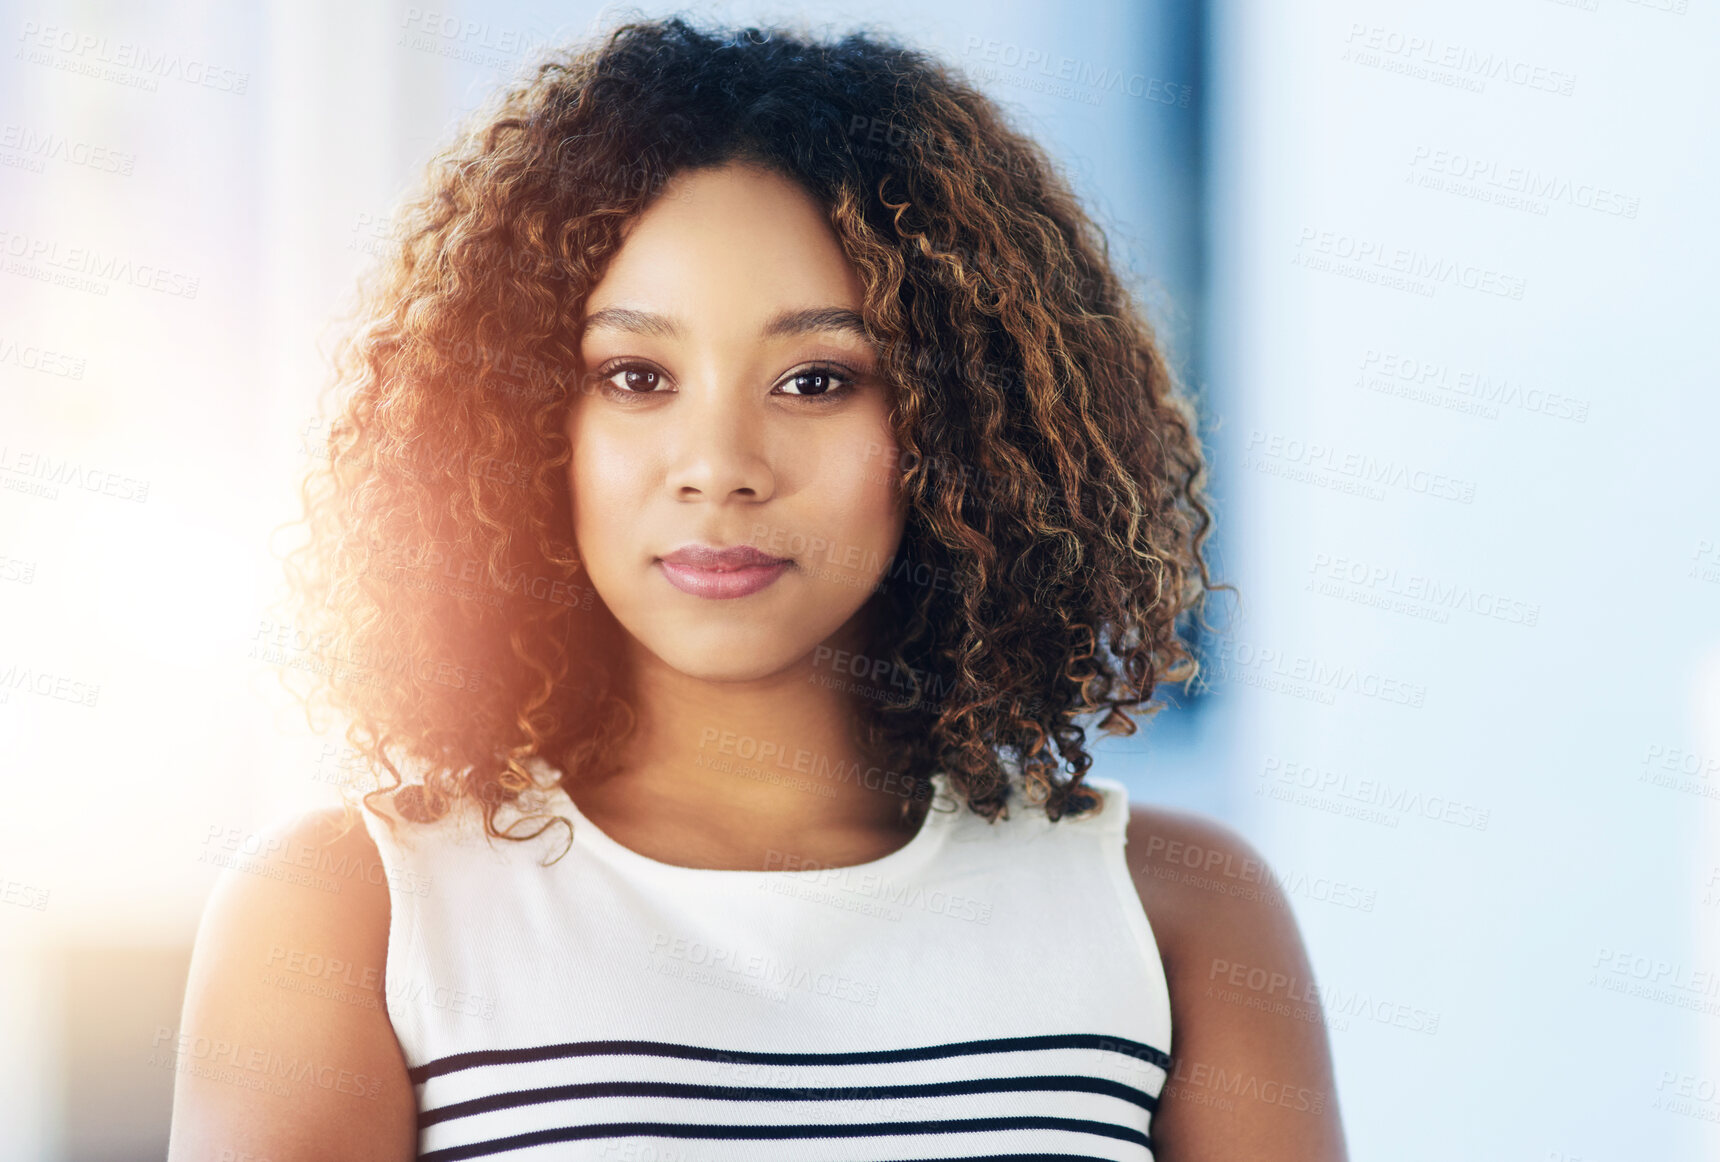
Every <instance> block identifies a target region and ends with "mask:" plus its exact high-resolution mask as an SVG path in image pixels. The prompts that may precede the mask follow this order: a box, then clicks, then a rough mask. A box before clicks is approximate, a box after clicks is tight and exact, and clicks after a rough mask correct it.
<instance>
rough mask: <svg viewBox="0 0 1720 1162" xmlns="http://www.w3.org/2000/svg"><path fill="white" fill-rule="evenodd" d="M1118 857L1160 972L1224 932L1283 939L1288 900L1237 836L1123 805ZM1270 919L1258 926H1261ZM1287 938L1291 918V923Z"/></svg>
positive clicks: (1209, 822)
mask: <svg viewBox="0 0 1720 1162" xmlns="http://www.w3.org/2000/svg"><path fill="white" fill-rule="evenodd" d="M1126 819H1127V822H1126V825H1125V827H1124V831H1123V836H1124V840H1123V842H1124V854H1125V856H1126V858H1127V860H1128V864H1129V875H1130V877H1131V879H1132V880H1133V881H1134V885H1135V890H1136V892H1137V893H1138V894H1139V896H1140V899H1141V906H1142V907H1143V908H1145V909H1146V911H1147V915H1148V916H1149V917H1150V918H1151V919H1152V922H1153V931H1154V933H1155V934H1156V935H1157V936H1158V938H1159V943H1160V953H1161V955H1162V956H1163V957H1164V958H1165V960H1166V968H1167V971H1168V970H1169V969H1170V968H1171V962H1172V961H1173V960H1175V961H1177V962H1186V961H1188V960H1189V959H1190V958H1191V957H1198V956H1199V955H1200V951H1201V949H1202V948H1206V947H1212V946H1216V945H1218V944H1222V943H1224V941H1225V939H1226V933H1230V934H1231V935H1234V934H1235V933H1238V932H1250V933H1254V934H1255V935H1257V936H1258V937H1260V938H1262V939H1264V938H1267V937H1268V936H1275V937H1276V938H1277V939H1278V940H1280V941H1281V940H1282V938H1283V937H1284V936H1285V935H1286V934H1287V933H1286V931H1285V929H1284V925H1283V923H1282V921H1285V920H1290V909H1289V903H1288V900H1287V899H1286V898H1285V896H1284V892H1283V888H1282V887H1281V886H1280V884H1279V882H1278V878H1277V876H1276V875H1275V874H1274V873H1273V871H1272V868H1271V865H1270V864H1269V863H1268V862H1267V860H1266V857H1265V856H1263V855H1261V854H1260V852H1259V851H1258V850H1257V849H1256V848H1255V847H1254V845H1253V844H1251V843H1250V842H1249V841H1248V840H1247V839H1245V838H1244V837H1243V836H1242V835H1241V834H1240V833H1239V832H1237V831H1236V830H1235V829H1234V828H1232V827H1230V826H1228V825H1227V824H1224V823H1221V822H1219V821H1218V820H1216V819H1212V818H1210V817H1208V816H1205V815H1201V814H1198V813H1196V812H1192V811H1177V810H1172V809H1170V808H1166V807H1158V806H1149V805H1145V804H1129V806H1128V809H1127V813H1126ZM1268 920H1270V921H1273V922H1272V923H1263V921H1268ZM1290 925H1291V931H1290V932H1289V934H1291V935H1293V934H1294V932H1293V929H1294V921H1293V920H1290Z"/></svg>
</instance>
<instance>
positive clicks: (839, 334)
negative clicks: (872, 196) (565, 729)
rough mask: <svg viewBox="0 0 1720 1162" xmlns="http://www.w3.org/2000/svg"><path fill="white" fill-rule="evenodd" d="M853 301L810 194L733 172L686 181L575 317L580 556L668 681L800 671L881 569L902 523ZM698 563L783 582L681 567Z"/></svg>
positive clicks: (746, 170)
mask: <svg viewBox="0 0 1720 1162" xmlns="http://www.w3.org/2000/svg"><path fill="white" fill-rule="evenodd" d="M862 290H863V287H862V284H861V282H860V279H859V276H858V275H857V274H856V273H855V271H854V270H853V268H852V267H851V266H850V264H849V262H848V260H847V257H846V256H845V255H844V254H843V252H842V248H841V246H840V245H839V244H838V242H837V238H836V235H835V233H834V232H833V231H832V230H831V228H830V226H829V223H828V222H827V220H826V218H825V215H824V212H823V210H822V208H821V207H820V206H819V204H818V203H817V202H816V201H815V200H814V199H813V198H812V197H811V196H810V195H809V194H807V193H806V192H805V191H804V190H802V189H801V188H800V187H799V186H798V185H796V184H795V183H793V182H791V181H789V180H788V179H786V178H783V177H780V176H778V175H776V174H773V173H770V172H768V171H765V170H762V169H759V168H756V167H752V166H746V165H741V164H734V165H728V166H724V167H721V168H716V169H704V170H693V171H683V172H681V173H680V174H678V175H677V176H676V177H675V178H674V179H673V180H672V181H671V183H670V185H669V186H668V188H667V189H665V191H664V195H663V196H662V197H660V198H659V199H658V200H657V201H656V202H655V203H653V204H652V206H651V207H650V208H649V209H648V210H646V211H645V212H644V213H643V214H641V215H640V216H639V217H638V218H637V219H635V220H634V221H633V222H632V223H631V225H630V228H629V232H628V233H627V235H626V237H625V240H624V242H623V244H622V247H621V249H620V251H619V252H618V253H617V254H616V255H615V257H614V259H613V260H612V261H611V263H610V265H609V267H608V269H607V270H606V271H605V273H604V276H603V279H602V281H601V282H599V283H598V284H597V286H596V287H595V288H593V290H592V292H591V294H590V296H589V297H588V299H587V302H586V305H585V320H584V322H585V325H586V329H585V331H584V333H583V335H582V337H581V340H580V358H581V363H582V364H583V366H582V369H581V370H582V372H583V376H582V380H583V382H582V384H581V386H580V390H579V392H578V393H576V395H575V396H574V400H573V403H572V405H571V407H570V409H569V412H568V435H569V437H570V438H571V440H572V443H573V460H572V463H571V464H570V465H569V467H568V487H569V489H570V491H571V495H572V500H573V521H574V537H575V542H576V544H577V545H578V549H579V556H580V558H581V560H582V562H583V564H584V567H585V569H586V571H587V573H588V575H589V576H590V579H591V584H592V585H593V586H594V587H595V588H596V589H597V592H598V594H599V596H601V597H602V598H603V601H604V603H605V604H606V605H607V606H608V607H609V610H610V612H611V613H613V614H614V616H615V619H616V620H617V621H618V622H619V623H620V624H621V626H622V627H623V628H624V629H625V630H626V631H627V632H628V633H629V634H630V635H631V636H632V637H633V639H635V641H637V642H638V643H639V644H640V645H642V646H643V647H644V648H645V649H646V650H648V651H649V652H650V653H651V654H654V655H655V656H656V657H657V658H658V659H660V660H661V661H662V662H664V663H665V664H667V665H668V666H670V667H672V668H673V669H675V670H678V671H681V672H682V673H685V674H688V675H691V676H695V677H699V678H704V679H709V680H717V681H722V680H729V681H734V680H746V679H752V678H762V677H766V676H769V675H772V674H776V673H778V672H780V671H782V670H784V669H786V668H787V667H790V666H793V665H794V664H796V663H798V662H800V661H802V660H803V659H805V658H806V657H807V655H809V654H811V653H812V652H813V651H814V650H815V649H816V648H817V647H818V646H819V645H820V644H822V643H824V642H825V641H826V640H827V639H830V638H831V637H832V636H833V635H836V634H837V632H838V631H839V630H842V629H843V628H844V627H845V626H847V625H848V624H849V622H850V619H851V618H853V617H854V615H855V614H856V612H857V611H859V610H860V608H861V607H862V606H863V605H865V603H866V600H867V598H868V597H870V596H871V594H872V592H873V590H874V587H875V585H876V584H877V582H878V581H879V579H880V578H881V577H882V576H883V575H884V573H885V572H886V570H887V569H888V567H889V564H890V559H891V557H892V555H893V554H894V553H895V551H896V548H897V544H898V542H899V541H900V539H901V535H902V528H903V521H904V512H903V510H902V508H901V507H900V503H899V499H898V498H899V493H898V490H897V488H896V476H895V473H894V471H893V468H894V465H895V464H896V442H895V439H894V436H893V434H892V433H891V431H890V425H889V422H888V417H889V412H890V404H891V401H890V397H889V388H888V385H887V384H885V383H882V382H880V381H879V380H878V379H877V378H876V367H877V355H876V352H875V349H874V347H873V345H872V344H871V343H870V342H869V341H868V339H867V338H866V336H865V335H864V334H863V332H862V331H861V329H860V328H861V324H860V314H859V312H860V306H861V301H862V300H861V295H862ZM701 546H703V547H706V548H709V549H728V548H732V547H736V546H750V547H752V548H754V549H756V550H758V551H759V552H761V553H762V554H764V555H765V556H766V557H767V558H770V559H774V560H778V561H782V560H786V561H787V563H786V564H783V565H777V566H775V567H761V566H752V567H743V568H739V569H736V568H734V565H735V562H733V561H723V562H720V563H717V565H716V567H715V568H712V567H710V566H711V563H710V562H704V563H703V564H704V566H705V567H700V566H701V562H700V561H698V560H697V559H696V557H695V558H694V559H691V560H687V559H683V561H682V562H681V563H677V562H676V561H675V560H674V559H673V556H672V555H674V554H676V553H677V551H681V550H687V549H693V550H697V549H698V548H699V547H701ZM666 557H668V558H671V560H669V561H665V560H664V558H666Z"/></svg>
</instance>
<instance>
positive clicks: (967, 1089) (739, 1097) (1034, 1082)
mask: <svg viewBox="0 0 1720 1162" xmlns="http://www.w3.org/2000/svg"><path fill="white" fill-rule="evenodd" d="M1047 1091H1049V1092H1068V1091H1074V1092H1079V1093H1098V1094H1104V1095H1106V1096H1107V1097H1115V1098H1121V1099H1122V1100H1124V1101H1127V1102H1133V1103H1134V1104H1135V1105H1138V1106H1140V1107H1141V1108H1142V1109H1144V1110H1147V1111H1149V1112H1151V1111H1154V1110H1157V1109H1158V1105H1159V1102H1158V1099H1157V1098H1156V1097H1154V1096H1153V1095H1152V1094H1150V1093H1147V1092H1146V1091H1145V1090H1142V1089H1137V1088H1135V1087H1134V1086H1132V1085H1124V1084H1123V1083H1122V1082H1118V1081H1108V1080H1105V1079H1103V1078H1097V1077H1080V1076H1075V1075H1068V1074H1061V1075H1054V1076H1046V1077H997V1078H978V1079H973V1080H964V1081H942V1082H929V1083H924V1084H916V1085H909V1084H902V1085H856V1086H820V1087H795V1088H792V1089H789V1088H773V1087H771V1086H767V1085H695V1084H691V1083H687V1082H670V1081H601V1082H584V1083H580V1084H577V1085H553V1086H545V1087H543V1088H541V1089H522V1090H518V1091H516V1092H513V1093H498V1094H491V1095H490V1096H488V1097H479V1098H473V1099H471V1100H470V1101H461V1102H454V1103H452V1104H450V1105H445V1106H440V1107H438V1108H436V1109H433V1110H426V1111H424V1112H423V1113H421V1114H419V1115H418V1125H419V1126H420V1127H423V1126H433V1125H436V1124H437V1123H438V1122H446V1121H450V1120H452V1119H454V1118H464V1117H470V1116H472V1115H474V1114H487V1113H493V1112H494V1111H496V1110H505V1109H513V1108H516V1107H518V1106H529V1105H542V1104H544V1103H546V1102H552V1101H566V1100H568V1099H571V1098H594V1097H676V1098H685V1099H689V1100H700V1099H714V1100H717V1101H884V1100H887V1099H891V1098H916V1097H945V1096H948V1095H950V1094H962V1093H970V1094H971V1093H1036V1092H1047Z"/></svg>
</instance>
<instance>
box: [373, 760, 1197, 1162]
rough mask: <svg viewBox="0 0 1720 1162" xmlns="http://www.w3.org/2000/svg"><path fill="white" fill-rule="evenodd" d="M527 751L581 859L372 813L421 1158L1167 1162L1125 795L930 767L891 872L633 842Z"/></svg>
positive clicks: (891, 859) (1161, 1079)
mask: <svg viewBox="0 0 1720 1162" xmlns="http://www.w3.org/2000/svg"><path fill="white" fill-rule="evenodd" d="M528 765H532V766H534V767H535V769H534V774H535V775H536V776H537V777H538V786H539V790H538V791H528V792H527V793H526V794H525V795H524V796H522V800H521V807H523V809H524V813H536V812H539V811H549V812H551V813H553V814H557V815H561V816H563V817H565V818H567V819H568V820H569V821H570V822H571V823H572V824H573V836H572V846H571V848H568V834H567V829H566V828H564V827H562V826H561V825H559V824H556V825H554V826H552V827H550V828H549V829H548V830H547V831H545V832H544V834H543V835H542V836H539V837H538V838H536V839H533V840H531V841H529V842H523V843H519V842H512V841H508V840H494V841H489V840H486V838H485V836H484V834H483V826H482V822H481V819H480V818H479V817H478V815H477V813H476V809H475V808H466V809H463V810H456V811H455V812H453V813H451V814H450V815H448V816H445V817H444V818H443V819H441V820H438V821H436V822H435V823H431V824H413V823H408V822H405V821H403V820H400V819H399V816H398V815H396V816H395V818H396V820H397V821H398V826H399V828H400V830H399V832H398V833H397V834H391V833H390V832H389V830H388V829H387V827H386V826H385V825H384V824H382V823H381V822H379V821H378V820H377V819H376V818H375V817H374V816H373V815H372V814H371V813H370V812H369V811H368V810H365V811H363V812H362V814H363V815H364V820H365V826H366V827H367V829H368V830H369V832H370V834H371V836H372V838H373V839H374V840H375V842H376V844H377V849H378V852H379V854H380V856H381V858H382V860H383V864H384V868H385V870H386V871H387V873H388V877H389V882H390V884H391V885H392V888H393V890H392V891H391V893H390V898H391V909H390V921H389V933H388V954H387V965H386V985H387V1006H388V1015H389V1017H390V1019H391V1021H392V1023H393V1026H394V1032H395V1035H396V1037H397V1038H398V1040H399V1042H400V1046H401V1049H402V1051H403V1052H404V1055H405V1059H406V1064H407V1066H408V1067H409V1069H410V1071H411V1074H410V1075H411V1078H412V1081H413V1084H414V1088H415V1092H416V1097H417V1105H418V1135H419V1136H418V1151H419V1153H418V1157H419V1158H420V1159H424V1160H426V1162H453V1160H454V1159H460V1158H498V1159H502V1160H503V1162H545V1160H548V1159H555V1160H557V1162H564V1160H570V1159H578V1160H582V1162H583V1160H598V1159H602V1160H606V1162H743V1160H744V1162H812V1160H816V1162H858V1160H862V1159H864V1160H868V1162H883V1160H886V1159H891V1160H902V1159H933V1158H936V1159H980V1158H984V1159H988V1160H990V1159H1019V1158H1027V1157H1034V1158H1061V1159H1128V1160H1129V1162H1143V1160H1147V1159H1151V1158H1152V1157H1153V1152H1152V1137H1151V1132H1150V1131H1151V1123H1152V1116H1153V1111H1154V1110H1155V1109H1156V1107H1157V1105H1158V1098H1159V1094H1160V1091H1161V1090H1162V1089H1163V1087H1164V1084H1165V1081H1166V1077H1167V1069H1168V1068H1169V1065H1170V1057H1169V1052H1170V1047H1171V1010H1170V997H1169V993H1168V990H1167V988H1166V984H1165V974H1164V970H1163V967H1162V964H1161V962H1160V958H1159V953H1158V947H1157V944H1156V943H1155V941H1154V937H1153V932H1152V928H1151V926H1150V924H1149V921H1148V919H1147V916H1146V913H1145V911H1144V910H1143V909H1142V907H1141V904H1140V901H1139V898H1138V897H1137V895H1136V893H1135V889H1134V886H1133V884H1132V882H1131V879H1130V876H1129V872H1128V869H1127V866H1126V864H1125V861H1124V855H1123V827H1124V824H1125V822H1126V820H1127V815H1128V799H1127V792H1126V790H1125V788H1124V787H1123V786H1122V784H1120V783H1118V782H1115V781H1113V780H1110V779H1102V778H1095V777H1091V776H1089V777H1088V778H1087V779H1086V780H1084V783H1085V785H1086V786H1088V787H1091V788H1092V789H1094V790H1096V791H1099V792H1101V793H1102V794H1103V795H1104V798H1105V804H1104V807H1103V809H1102V810H1099V811H1098V813H1096V814H1095V813H1091V812H1090V813H1089V814H1088V815H1087V816H1086V817H1083V818H1074V817H1070V816H1066V817H1064V818H1063V819H1062V820H1060V821H1058V822H1056V823H1053V822H1051V821H1050V820H1049V819H1048V818H1047V817H1046V815H1045V813H1044V811H1043V810H1042V809H1040V808H1038V807H1034V806H1031V805H1029V804H1028V803H1027V802H1026V800H1025V799H1024V798H1022V796H1021V794H1020V783H1019V780H1018V781H1017V782H1016V783H1015V784H1014V786H1012V794H1011V798H1010V800H1009V812H1010V818H1009V819H1007V820H1004V819H1000V820H999V821H998V822H997V823H995V824H992V823H987V822H986V820H985V819H984V818H982V817H980V816H979V815H976V814H974V813H973V812H972V811H971V810H969V809H968V808H967V806H966V805H965V804H961V803H959V801H957V800H956V799H955V798H954V797H953V796H952V795H951V794H950V793H949V790H948V787H947V784H946V782H945V778H944V776H943V775H942V774H941V773H940V774H938V775H937V776H935V777H934V788H935V794H934V797H933V800H932V809H931V811H930V813H929V814H928V815H927V816H926V820H925V822H924V823H923V824H922V826H921V827H920V829H919V831H918V832H916V833H915V835H914V837H913V838H912V839H911V840H909V842H908V843H907V845H906V846H904V847H901V848H899V849H897V850H896V851H894V852H891V853H890V854H888V855H886V856H884V857H883V858H882V859H877V860H874V861H872V862H870V863H866V864H860V865H856V866H849V867H842V868H825V869H804V870H796V869H793V868H792V867H785V868H784V869H783V870H764V871H748V870H725V869H713V868H687V867H678V866H675V865H671V864H666V863H662V862H659V861H657V860H654V859H651V858H649V857H647V856H644V855H641V854H639V853H637V852H634V851H633V850H631V849H630V848H627V847H624V846H622V845H621V844H619V843H617V842H616V841H614V840H612V839H610V838H609V837H608V836H606V835H604V834H603V832H601V831H600V830H598V828H597V827H596V826H595V825H593V824H592V823H591V822H590V821H588V820H587V819H585V817H584V816H583V815H581V814H580V812H579V810H578V808H577V807H576V806H575V805H574V804H573V801H572V799H570V798H569V797H568V796H567V794H566V793H565V792H564V791H562V790H561V789H560V788H559V787H558V786H556V785H555V781H554V780H555V778H556V775H555V773H554V772H553V771H552V770H550V769H549V768H548V767H547V766H546V765H545V764H543V763H542V762H541V761H536V762H534V763H533V764H528ZM384 809H385V810H387V809H389V808H386V807H385V808H384ZM521 813H522V812H521V811H520V810H518V809H516V808H514V807H512V806H510V807H507V808H505V809H504V810H503V811H502V812H500V813H498V816H497V826H498V828H501V829H504V830H505V829H507V827H508V824H509V822H510V821H512V820H516V819H518V818H519V815H520V814H521ZM537 826H538V824H537V823H535V822H534V823H532V824H531V825H529V826H521V827H517V828H515V831H516V832H518V833H521V834H527V833H530V832H531V831H533V830H536V828H537ZM564 848H567V851H566V854H565V855H564V856H562V858H561V859H559V860H557V861H556V862H554V863H552V864H549V866H544V863H545V862H546V861H547V860H550V859H553V858H554V857H555V856H556V855H557V854H558V853H560V852H562V850H563V849H564Z"/></svg>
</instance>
